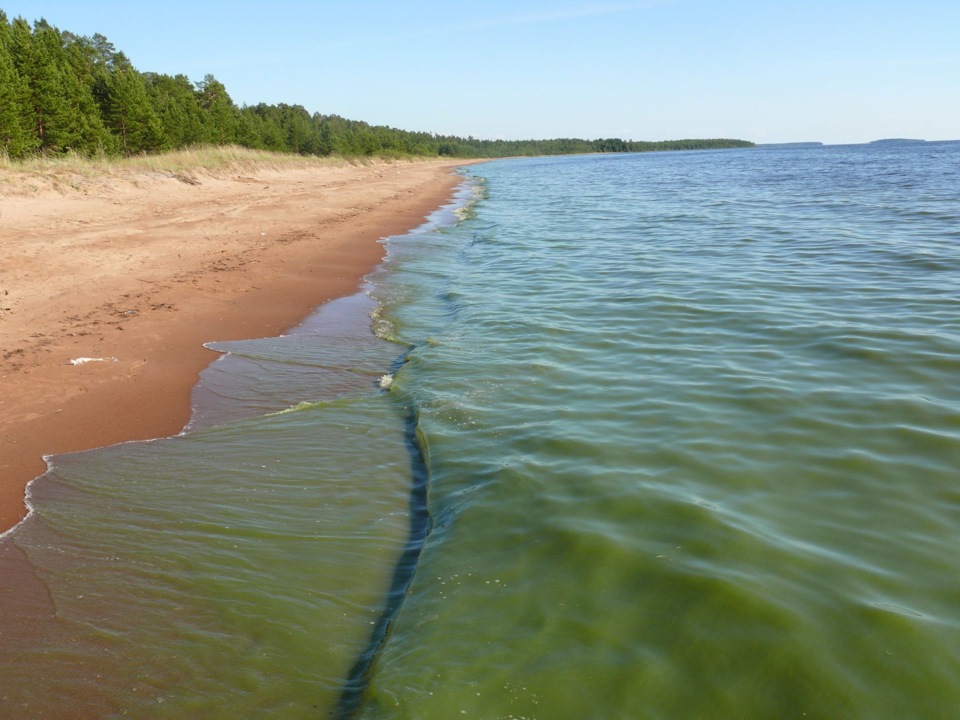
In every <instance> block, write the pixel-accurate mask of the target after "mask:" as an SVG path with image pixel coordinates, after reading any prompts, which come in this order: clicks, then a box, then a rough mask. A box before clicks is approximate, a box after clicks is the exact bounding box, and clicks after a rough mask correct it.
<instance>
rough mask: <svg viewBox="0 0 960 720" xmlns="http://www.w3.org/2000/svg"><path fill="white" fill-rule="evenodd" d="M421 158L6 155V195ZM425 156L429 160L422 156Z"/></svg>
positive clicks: (1, 161) (0, 180) (200, 149)
mask: <svg viewBox="0 0 960 720" xmlns="http://www.w3.org/2000/svg"><path fill="white" fill-rule="evenodd" d="M417 160H418V158H409V159H407V158H396V157H380V156H371V157H340V156H330V157H317V156H303V155H293V154H290V153H277V152H270V151H267V150H252V149H250V148H244V147H240V146H236V145H227V146H216V145H201V146H195V147H189V148H185V149H182V150H175V151H173V152H167V153H159V154H155V155H135V156H131V157H111V156H93V157H84V156H81V155H72V154H68V155H61V156H56V157H34V158H28V159H26V160H10V159H9V158H6V157H3V156H2V155H0V195H6V196H11V195H30V194H35V193H38V192H42V191H43V190H55V191H58V192H67V191H69V190H70V189H72V190H76V191H81V190H82V189H83V188H84V187H85V186H88V185H89V184H90V183H95V182H99V181H108V180H112V179H120V178H127V179H135V178H136V177H137V176H152V177H156V176H158V175H159V176H164V175H165V176H168V177H175V178H177V179H179V180H181V181H184V182H196V181H198V178H199V177H203V176H206V177H214V178H224V177H228V176H231V175H236V174H244V173H254V172H258V171H260V172H263V171H271V170H277V171H279V170H287V169H308V168H331V167H346V166H358V165H378V164H385V163H396V162H405V161H410V162H416V161H417ZM419 160H423V159H422V158H419Z"/></svg>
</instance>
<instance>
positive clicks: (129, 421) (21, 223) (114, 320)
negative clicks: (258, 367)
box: [0, 161, 462, 532]
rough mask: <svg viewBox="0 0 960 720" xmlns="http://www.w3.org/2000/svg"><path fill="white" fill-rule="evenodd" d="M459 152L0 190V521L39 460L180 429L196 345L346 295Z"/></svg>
mask: <svg viewBox="0 0 960 720" xmlns="http://www.w3.org/2000/svg"><path fill="white" fill-rule="evenodd" d="M460 164H462V163H460ZM457 165H458V163H456V162H454V161H422V162H398V163H380V164H372V165H365V166H352V165H347V164H343V165H340V166H336V165H331V166H318V167H311V168H303V167H291V168H286V169H283V168H281V169H277V168H273V169H269V170H258V171H256V172H250V171H246V172H244V173H241V174H237V173H228V172H220V173H217V174H216V175H209V174H203V173H199V174H195V175H191V176H185V175H182V174H179V175H178V174H174V173H159V172H147V171H130V172H127V173H112V174H110V175H109V176H105V177H100V178H96V177H94V178H79V177H74V178H72V179H70V180H69V182H64V181H63V180H62V179H61V180H60V181H58V182H50V181H49V180H47V181H45V182H44V183H41V184H40V185H41V186H39V187H36V186H35V187H30V183H29V182H28V181H23V182H21V183H20V184H19V186H18V185H17V183H16V182H14V183H13V184H11V183H10V182H5V184H4V185H3V186H0V248H2V256H0V257H2V261H0V532H2V531H3V530H6V529H8V528H9V527H11V526H13V525H14V524H15V523H16V522H18V521H19V520H20V519H21V518H22V517H23V516H24V514H25V512H26V508H25V506H24V502H23V497H24V495H23V492H24V487H25V485H26V483H27V482H29V481H30V480H31V479H32V478H34V477H36V476H37V475H39V474H41V473H42V472H44V470H45V469H46V465H45V463H44V461H43V459H42V458H43V456H44V455H50V454H57V453H64V452H73V451H77V450H84V449H89V448H93V447H101V446H104V445H109V444H112V443H116V442H122V441H127V440H136V439H145V438H151V437H165V436H169V435H172V434H176V433H177V432H179V431H180V430H181V428H182V427H183V425H184V424H185V423H186V422H187V420H188V419H189V415H190V392H191V389H192V387H193V385H194V384H195V383H196V381H197V376H198V374H199V372H200V371H201V370H202V369H203V368H204V367H205V366H206V365H207V364H208V363H209V362H211V361H212V360H213V359H215V358H216V357H217V355H216V353H214V352H213V351H210V350H207V349H205V348H204V347H203V344H204V343H206V342H210V341H216V340H234V339H242V338H255V337H265V336H270V335H276V334H279V333H282V332H283V331H284V330H285V329H287V328H289V327H291V326H293V325H295V324H297V323H298V322H299V321H300V320H301V319H302V318H303V317H305V316H306V315H307V314H308V313H309V312H310V311H311V310H312V309H313V308H315V307H316V306H317V305H319V304H320V303H322V302H324V301H326V300H329V299H332V298H335V297H340V296H343V295H346V294H349V293H351V292H353V291H354V290H356V288H357V287H358V284H359V282H360V280H361V279H362V277H363V276H364V275H365V274H366V273H368V272H369V271H370V270H371V269H373V267H375V266H376V264H377V263H378V262H379V260H380V259H381V257H382V255H383V246H382V245H381V244H380V243H379V242H378V241H379V239H380V238H382V237H384V236H387V235H393V234H397V233H402V232H405V231H407V230H409V229H412V228H414V227H416V226H417V225H419V224H420V223H421V221H422V220H423V218H424V217H425V216H426V215H427V214H429V213H430V212H432V211H433V210H435V209H436V208H437V207H439V206H440V205H442V204H444V202H445V201H447V200H448V199H449V198H450V197H451V194H452V190H453V188H454V187H455V185H456V184H457V183H458V176H457V175H455V174H454V172H453V171H454V168H455V167H456V166H457ZM5 180H8V178H5ZM85 359H88V360H85Z"/></svg>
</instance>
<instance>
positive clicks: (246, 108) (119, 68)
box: [0, 10, 753, 160]
mask: <svg viewBox="0 0 960 720" xmlns="http://www.w3.org/2000/svg"><path fill="white" fill-rule="evenodd" d="M193 145H240V146H243V147H248V148H253V149H260V150H271V151H277V152H287V153H297V154H300V155H317V156H328V155H342V156H357V155H368V156H369V155H380V156H398V157H399V156H410V155H413V156H433V157H436V156H452V157H465V158H493V157H508V156H517V155H566V154H574V153H611V152H612V153H621V152H646V151H653V150H703V149H714V148H734V147H752V146H753V143H751V142H747V141H745V140H730V139H706V140H669V141H662V142H645V141H632V140H621V139H619V138H604V139H597V140H582V139H577V138H561V139H553V140H478V139H476V138H473V137H466V138H462V137H456V136H451V135H436V134H433V133H429V132H410V131H406V130H398V129H396V128H391V127H385V126H377V125H370V124H368V123H366V122H363V121H359V120H348V119H346V118H342V117H340V116H338V115H324V114H321V113H310V112H308V111H307V110H306V109H305V108H304V107H302V106H300V105H287V104H284V103H281V104H278V105H267V104H264V103H260V104H257V105H243V106H240V107H238V106H237V105H236V104H235V103H234V102H233V100H232V99H231V98H230V94H229V93H228V92H227V88H226V87H225V86H224V85H223V83H221V82H219V81H218V80H217V79H216V78H215V77H214V76H213V75H207V76H206V77H204V79H203V80H202V81H200V82H192V81H191V80H190V79H189V78H188V77H187V76H185V75H174V76H171V75H165V74H161V73H156V72H140V71H138V70H136V69H135V68H134V67H133V65H132V63H131V62H130V60H128V59H127V56H126V55H125V54H124V53H123V52H121V51H118V50H117V49H116V48H115V47H114V46H113V44H112V43H110V42H109V41H108V40H107V38H105V37H104V36H103V35H99V34H95V35H93V37H83V36H79V35H75V34H73V33H71V32H68V31H61V30H59V29H58V28H56V27H55V26H53V25H51V24H49V23H48V22H46V21H45V20H38V21H36V22H34V23H33V25H30V24H29V23H28V22H27V21H26V20H25V19H23V18H15V19H13V20H9V19H8V17H7V15H6V13H4V12H3V10H0V156H3V155H5V156H6V157H7V158H10V159H13V160H18V159H24V158H29V157H34V156H38V155H41V156H54V155H58V154H67V153H74V154H79V155H85V156H96V155H111V156H112V155H117V156H121V155H137V154H142V153H158V152H165V151H171V150H178V149H181V148H185V147H189V146H193Z"/></svg>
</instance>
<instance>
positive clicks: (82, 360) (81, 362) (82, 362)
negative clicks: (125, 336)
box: [70, 357, 119, 365]
mask: <svg viewBox="0 0 960 720" xmlns="http://www.w3.org/2000/svg"><path fill="white" fill-rule="evenodd" d="M91 362H119V360H117V359H116V358H115V357H103V358H88V357H78V358H73V359H72V360H71V361H70V364H71V365H85V364H86V363H91Z"/></svg>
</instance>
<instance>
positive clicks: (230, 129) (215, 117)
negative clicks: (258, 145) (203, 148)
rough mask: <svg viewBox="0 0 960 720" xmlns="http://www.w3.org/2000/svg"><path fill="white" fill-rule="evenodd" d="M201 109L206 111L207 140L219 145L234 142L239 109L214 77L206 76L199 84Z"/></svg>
mask: <svg viewBox="0 0 960 720" xmlns="http://www.w3.org/2000/svg"><path fill="white" fill-rule="evenodd" d="M197 93H198V95H199V98H200V107H202V108H203V110H204V122H205V125H206V128H207V140H208V141H209V142H212V143H214V144H217V145H228V144H230V143H232V142H233V141H234V136H235V133H236V124H237V107H236V105H234V104H233V100H231V99H230V96H229V95H228V94H227V88H226V87H224V85H223V83H221V82H220V81H219V80H217V79H216V78H215V77H214V76H213V75H206V76H205V77H204V78H203V82H201V83H197Z"/></svg>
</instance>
